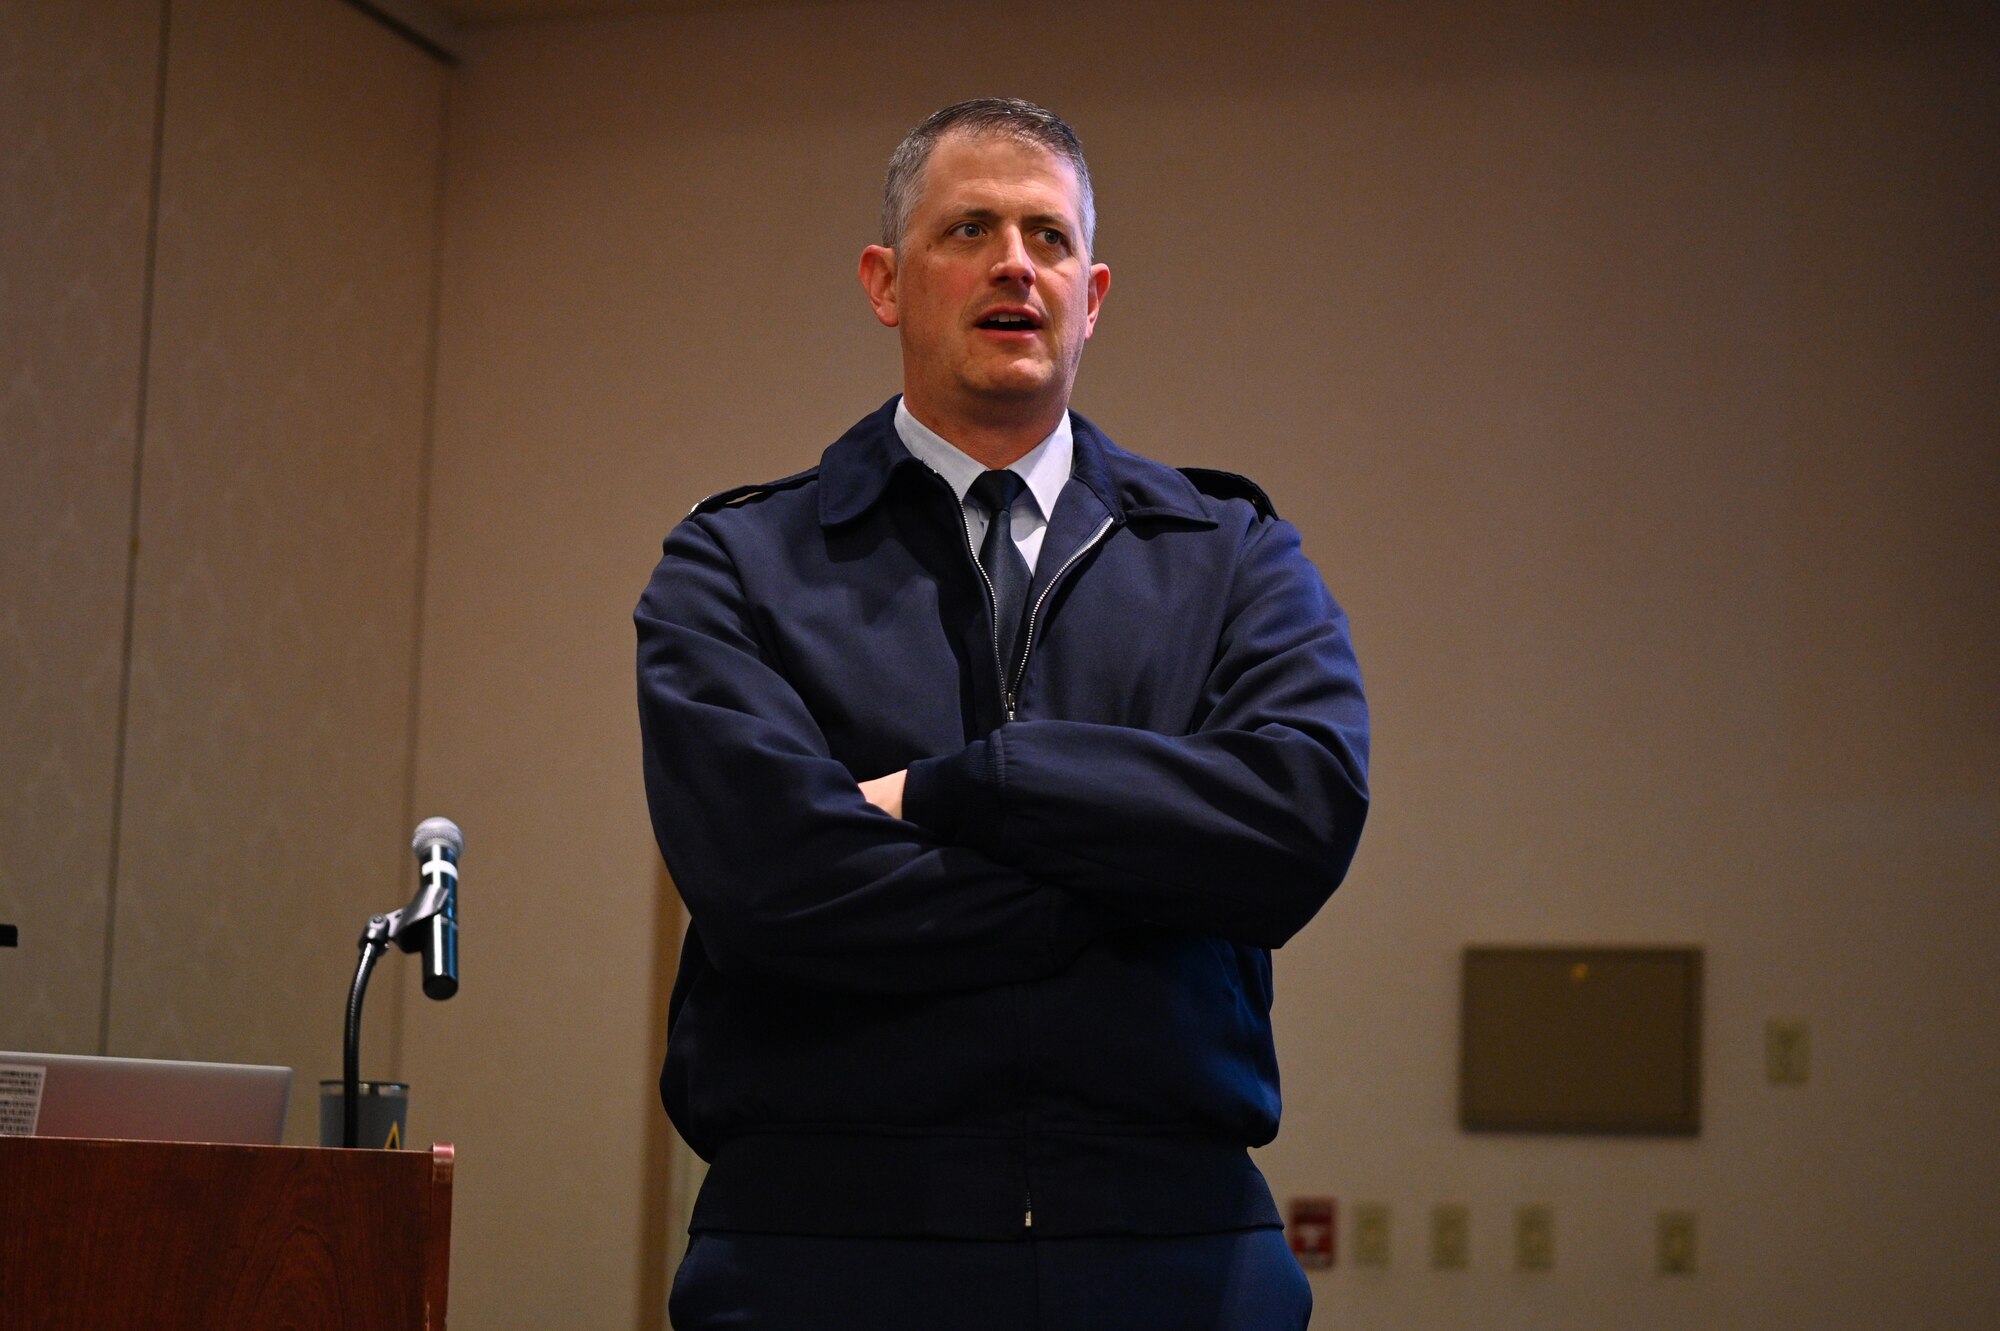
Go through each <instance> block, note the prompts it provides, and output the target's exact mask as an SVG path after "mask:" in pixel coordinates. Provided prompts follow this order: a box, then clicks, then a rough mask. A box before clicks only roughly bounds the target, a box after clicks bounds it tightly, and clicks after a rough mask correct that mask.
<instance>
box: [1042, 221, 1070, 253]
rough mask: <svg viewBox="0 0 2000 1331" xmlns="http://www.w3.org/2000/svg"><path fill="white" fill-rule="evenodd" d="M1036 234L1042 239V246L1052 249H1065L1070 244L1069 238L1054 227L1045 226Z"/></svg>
mask: <svg viewBox="0 0 2000 1331" xmlns="http://www.w3.org/2000/svg"><path fill="white" fill-rule="evenodd" d="M1036 234H1037V235H1039V236H1040V237H1041V240H1042V244H1044V245H1047V246H1049V247H1050V248H1052V249H1063V248H1065V247H1066V246H1067V245H1068V244H1069V237H1068V236H1065V235H1064V234H1063V233H1062V232H1060V231H1058V230H1056V229H1055V228H1054V227H1052V226H1045V227H1043V228H1042V229H1041V230H1040V231H1039V232H1037V233H1036Z"/></svg>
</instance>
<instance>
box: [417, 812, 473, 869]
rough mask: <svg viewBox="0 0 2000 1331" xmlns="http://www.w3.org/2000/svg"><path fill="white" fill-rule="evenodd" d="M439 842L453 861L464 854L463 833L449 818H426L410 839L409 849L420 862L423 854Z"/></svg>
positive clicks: (418, 825)
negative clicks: (448, 852) (449, 853)
mask: <svg viewBox="0 0 2000 1331" xmlns="http://www.w3.org/2000/svg"><path fill="white" fill-rule="evenodd" d="M440 842H442V843H443V844H444V847H445V849H446V850H448V851H450V852H451V857H452V859H454V860H456V859H457V858H458V857H459V856H460V855H462V854H464V853H465V833H463V832H461V831H459V830H458V824H457V823H454V822H453V821H452V820H451V819H449V818H426V819H424V820H423V821H422V822H421V823H418V824H417V834H416V836H414V837H412V838H411V839H410V849H411V850H412V851H414V852H415V853H416V856H417V858H418V859H420V860H421V859H422V858H423V857H424V852H426V851H428V850H429V849H430V848H431V847H432V846H435V845H437V844H438V843H440Z"/></svg>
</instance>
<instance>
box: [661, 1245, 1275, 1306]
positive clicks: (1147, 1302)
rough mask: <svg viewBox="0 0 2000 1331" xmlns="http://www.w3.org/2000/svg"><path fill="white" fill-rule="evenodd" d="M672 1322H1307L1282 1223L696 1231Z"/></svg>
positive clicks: (678, 1287) (674, 1301)
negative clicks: (1089, 1229) (952, 1231)
mask: <svg viewBox="0 0 2000 1331" xmlns="http://www.w3.org/2000/svg"><path fill="white" fill-rule="evenodd" d="M668 1311H669V1314H670V1316H671V1317H672V1320H673V1325H674V1331H722V1328H728V1329H729V1331H1128V1329H1129V1331H1303V1329H1304V1327H1305V1325H1306V1322H1307V1320H1308V1319H1309V1318H1310V1317H1311V1315H1312V1290H1311V1289H1310V1288H1309V1287H1308V1286H1307V1284H1306V1277H1305V1273H1304V1272H1303V1271H1301V1270H1299V1266H1298V1263H1297V1262H1295V1261H1294V1260H1292V1254H1291V1251H1290V1249H1288V1248H1287V1247H1286V1246H1285V1236H1284V1233H1283V1231H1281V1230H1276V1229H1251V1230H1241V1231H1237V1232H1234V1233H1228V1234H1197V1235H1191V1236H1188V1237H1181V1238H1137V1237H1133V1238H1087V1239H1033V1240H1023V1241H1020V1242H1014V1243H974V1242H957V1241H952V1240H942V1239H840V1238H799V1237H792V1236H789V1235H778V1234H729V1233H703V1234H696V1235H695V1236H694V1237H693V1238H692V1239H691V1240H690V1241H689V1244H688V1252H687V1258H686V1260H684V1261H683V1262H682V1263H681V1268H680V1271H679V1272H678V1273H677V1274H676V1275H675V1277H674V1291H673V1297H672V1299H671V1301H670V1302H669V1304H668Z"/></svg>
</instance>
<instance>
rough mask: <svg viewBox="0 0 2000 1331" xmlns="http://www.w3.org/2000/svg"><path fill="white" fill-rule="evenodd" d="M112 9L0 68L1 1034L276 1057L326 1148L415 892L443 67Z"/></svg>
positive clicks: (308, 1127)
mask: <svg viewBox="0 0 2000 1331" xmlns="http://www.w3.org/2000/svg"><path fill="white" fill-rule="evenodd" d="M93 8H94V10H95V11H96V12H95V13H94V14H93V15H92V16H91V21H89V22H82V21H79V22H78V23H77V24H76V25H75V26H74V27H73V28H69V29H64V28H62V27H61V25H59V24H58V23H56V22H55V21H54V20H53V19H51V18H49V17H47V16H46V15H43V16H42V17H40V18H37V19H36V20H34V21H35V22H36V23H38V24H39V25H40V26H39V27H37V28H35V29H34V30H32V31H29V30H25V29H24V30H22V31H20V32H19V33H18V37H19V42H18V45H16V44H15V43H14V42H13V41H11V40H10V44H9V46H8V48H7V49H8V51H9V55H10V60H12V59H13V58H14V57H13V53H14V52H15V51H18V52H19V53H20V54H19V58H18V63H10V65H9V67H8V71H7V72H8V74H9V77H8V78H7V79H6V80H5V81H4V85H0V86H4V87H5V88H6V89H7V96H8V97H9V98H10V99H11V98H14V97H17V96H18V97H19V99H20V101H21V105H20V107H19V108H17V109H18V110H20V111H21V112H22V116H21V117H20V118H18V119H17V118H15V117H14V116H13V115H11V114H10V115H7V116H5V117H4V118H0V133H4V134H5V136H6V143H7V151H6V152H5V153H4V154H0V160H5V161H6V162H7V163H8V164H9V166H10V168H11V169H13V170H14V171H15V173H16V174H15V177H14V179H12V180H10V181H9V182H8V184H9V186H10V188H8V189H6V190H5V197H6V200H7V202H6V205H5V206H6V207H7V208H8V209H9V210H10V214H9V216H8V217H7V219H6V224H7V225H6V236H7V240H8V243H7V244H6V245H5V246H0V249H4V250H5V252H6V254H7V257H6V259H5V262H6V264H7V266H8V271H7V282H8V290H7V292H6V299H4V300H0V310H4V311H5V313H4V314H0V318H4V319H6V321H7V324H6V336H7V340H6V343H5V345H6V348H7V356H6V370H5V380H4V382H5V385H6V387H5V401H6V403H7V406H6V413H7V414H6V417H5V427H6V428H5V447H6V457H7V472H8V475H9V477H10V482H11V479H12V478H13V477H14V476H15V475H16V474H19V475H21V476H23V477H24V478H25V479H26V480H27V482H28V484H26V485H25V486H22V487H21V488H18V489H17V488H15V486H14V485H13V484H11V483H10V484H9V485H8V486H6V487H4V488H5V489H6V491H7V498H6V500H5V501H4V502H5V503H6V504H7V513H8V517H9V519H10V520H9V522H8V524H7V526H6V529H5V531H4V535H0V540H4V541H5V546H4V548H5V551H6V575H5V582H4V584H0V590H4V596H5V600H4V608H0V622H4V623H6V624H7V626H8V627H7V632H6V647H5V649H4V650H5V657H4V660H5V669H6V671H7V675H6V685H7V687H6V691H5V696H4V706H5V708H6V713H5V724H4V727H3V728H0V733H4V734H5V735H6V737H7V738H6V741H5V742H6V743H7V745H8V767H7V778H6V779H7V781H8V789H7V791H6V798H5V799H4V800H0V806H4V807H5V809H6V813H5V815H4V816H5V818H6V820H7V821H6V823H5V824H4V826H5V831H6V843H5V854H4V855H0V864H4V869H0V874H4V878H0V919H4V920H7V921H10V922H17V923H19V924H20V925H21V927H22V935H23V936H22V947H21V949H20V951H19V952H18V953H0V1023H4V1025H0V1045H5V1046H7V1047H21V1046H27V1047H30V1048H42V1049H62V1050H81V1051H98V1050H100V1049H101V1050H103V1051H105V1052H110V1053H114V1054H123V1055H139V1056H162V1057H184V1058H204V1059H219V1060H225V1061H237V1062H271V1063H283V1064H287V1065H289V1066H292V1067H294V1068H295V1069H296V1070H297V1074H298V1075H297V1079H296V1081H295V1083H294V1094H293V1108H292V1115H291V1123H290V1128H289V1133H290V1137H291V1139H292V1140H299V1141H303V1140H312V1139H314V1138H315V1137H316V1134H317V1127H316V1122H317V1107H316V1102H315V1101H316V1093H315V1091H314V1089H313V1082H314V1081H316V1079H317V1078H319V1077H321V1076H326V1075H330V1074H335V1075H337V1073H338V1071H339V1067H340V1042H339V1037H340V1012H341V1008H342V1003H343V1000H344V998H345V995H346V989H347V982H348V978H349V976H350V975H351V974H352V971H353V966H354V957H355V948H354V940H355V938H356V937H357V935H358V934H359V932H360V929H361V926H362V925H363V923H364V922H365V921H366V919H367V917H368V915H369V913H370V912H372V911H377V910H384V909H388V908H389V907H391V906H394V905H397V904H400V902H402V901H403V900H405V899H407V896H408V894H409V892H410V891H411V890H412V889H413V886H414V877H413V873H412V869H411V866H410V864H409V861H408V859H407V856H406V852H405V851H403V849H402V845H403V844H404V842H403V839H404V838H405V837H407V836H408V830H407V829H408V827H409V825H410V823H409V816H410V814H409V809H410V774H411V754H412V735H411V730H412V690H413V682H412V671H413V669H414V664H415V646H416V614H417V606H418V592H419V586H420V584H419V579H418V571H419V570H418V549H419V540H418V538H419V496H420V494H421V491H422V484H421V482H422V470H423V460H424V456H425V442H426V437H427V430H428V420H427V412H428V402H429V388H430V367H431V336H430V332H431V307H432V299H433V271H434V262H435V253H436V245H435V240H434V237H435V225H436V205H437V181H438V152H439V147H440V144H441V134H442V120H443V99H444V91H445V72H444V70H443V68H442V67H440V66H439V65H437V64H436V63H435V62H434V61H432V60H430V59H429V58H427V57H425V56H423V55H421V54H420V53H418V52H417V51H415V50H414V49H412V48H411V47H409V46H408V45H407V44H406V43H404V42H403V41H401V40H400V39H398V38H396V37H394V36H393V35H392V34H390V33H388V32H387V31H386V30H384V29H383V28H381V27H380V26H379V25H377V24H375V23H374V22H372V21H370V20H369V19H367V18H365V17H363V16H362V15H361V14H360V13H359V12H358V11H356V10H354V9H352V8H350V7H348V6H346V5H344V4H340V3H336V2H335V0H316V2H315V3H305V4H289V5H284V6H278V7H272V6H268V5H263V4H258V3H254V0H176V2H175V3H174V4H172V6H171V10H170V13H169V11H168V10H167V9H166V8H165V7H163V6H162V5H160V4H157V3H156V4H147V5H138V4H125V5H115V4H103V5H98V6H94V7H93ZM17 9H21V7H12V8H10V9H9V10H8V17H7V18H6V20H5V22H6V23H7V24H9V25H17V26H18V25H23V24H24V20H23V19H22V18H20V17H17V16H16V13H17ZM49 9H50V7H47V6H28V7H25V10H23V11H22V12H24V13H28V12H31V13H33V14H37V15H41V14H42V12H43V11H44V10H49ZM50 12H53V11H50ZM163 20H165V21H163ZM163 32H164V33H165V34H166V42H167V45H166V59H165V61H164V66H162V64H161V62H160V61H159V58H158V57H159V51H160V48H159V45H158V43H159V40H160V37H161V34H162V33H163ZM8 36H9V38H10V39H13V38H15V37H16V36H17V34H16V33H15V32H9V33H8ZM17 72H18V73H19V74H20V75H21V76H22V81H20V82H16V80H15V77H14V75H15V74H16V73H17ZM162 77H164V92H163V93H162V91H161V89H162V82H161V80H162ZM156 136H157V140H158V149H159V153H158V161H157V176H156V175H155V170H156V163H155V140H156ZM15 186H18V188H14V187H15ZM17 238H18V240H17ZM22 242H25V243H22ZM149 247H150V248H149ZM16 519H18V520H16ZM135 542H136V547H135ZM135 548H136V555H135V556H133V557H132V558H131V563H130V574H129V581H128V552H130V551H133V550H134V549H135ZM128 610H129V617H130V618H129V636H128V627H127V616H128ZM17 681H18V683H17ZM128 685H129V689H128V688H127V686H128ZM121 692H126V693H128V696H129V706H124V707H123V709H122V710H121V704H122V703H124V701H125V699H124V698H121ZM121 768H122V785H121V784H120V783H119V782H118V781H116V780H115V779H114V773H116V772H118V771H119V770H121ZM107 955H108V962H107ZM397 988H398V986H396V985H393V984H391V985H388V986H385V990H384V992H382V993H381V995H380V996H379V997H377V998H376V999H375V1001H374V1002H373V1003H372V1004H371V1009H372V1016H371V1020H370V1023H369V1032H368V1038H367V1042H366V1044H365V1045H364V1058H365V1062H366V1064H367V1070H368V1071H369V1072H370V1073H371V1074H373V1075H383V1074H385V1073H392V1072H393V1071H394V1070H395V1067H396V1061H397V1057H398V1051H397V1037H398V1036H399V1034H400V1025H401V1023H400V1020H399V1012H398V1009H399V1007H400V1003H399V994H398V993H397ZM101 996H108V1008H106V1007H103V1006H102V1005H101ZM100 1031H102V1035H100Z"/></svg>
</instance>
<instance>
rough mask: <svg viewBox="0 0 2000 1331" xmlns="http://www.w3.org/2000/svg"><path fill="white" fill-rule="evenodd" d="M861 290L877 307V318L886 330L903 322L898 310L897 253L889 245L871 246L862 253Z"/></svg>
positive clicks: (870, 302) (869, 301) (871, 303)
mask: <svg viewBox="0 0 2000 1331" xmlns="http://www.w3.org/2000/svg"><path fill="white" fill-rule="evenodd" d="M861 289H862V290H863V291H865V292H867V293H868V303H869V304H870V305H872V306H874V307H875V317H876V318H877V319H879V320H880V321H881V323H882V326H883V327H884V328H894V327H895V326H896V325H897V324H899V323H901V322H902V318H903V316H902V314H901V312H900V311H898V309H897V308H896V251H894V250H892V249H890V248H889V247H888V246H887V245H870V246H869V247H868V248H867V249H865V250H863V251H861Z"/></svg>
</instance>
